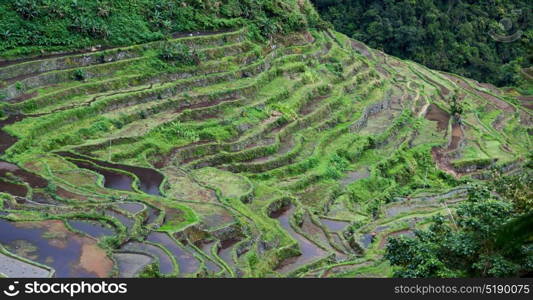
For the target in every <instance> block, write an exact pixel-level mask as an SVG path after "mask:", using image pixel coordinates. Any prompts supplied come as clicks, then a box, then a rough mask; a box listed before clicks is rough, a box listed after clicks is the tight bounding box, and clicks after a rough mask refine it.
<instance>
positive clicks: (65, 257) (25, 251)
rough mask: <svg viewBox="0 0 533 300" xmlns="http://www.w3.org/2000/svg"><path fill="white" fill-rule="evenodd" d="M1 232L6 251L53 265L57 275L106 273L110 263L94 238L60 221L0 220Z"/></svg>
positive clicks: (87, 275) (108, 271)
mask: <svg viewBox="0 0 533 300" xmlns="http://www.w3.org/2000/svg"><path fill="white" fill-rule="evenodd" d="M0 232H2V235H0V243H2V245H3V246H5V247H6V248H7V249H8V250H9V251H11V252H13V253H15V254H17V255H19V256H22V257H24V258H27V259H29V260H33V261H37V262H39V263H41V264H44V265H47V266H50V267H52V268H53V269H54V270H55V271H56V276H57V277H107V276H108V275H109V273H110V272H111V270H112V267H113V262H112V261H111V259H109V258H108V257H107V254H106V252H105V251H104V250H103V249H101V248H100V247H99V246H98V245H97V243H96V241H95V240H93V239H91V238H88V237H83V236H81V235H78V234H75V233H72V232H70V231H68V229H67V228H66V227H65V225H64V224H63V222H62V221H56V220H54V221H39V222H17V223H15V222H9V221H6V220H0Z"/></svg>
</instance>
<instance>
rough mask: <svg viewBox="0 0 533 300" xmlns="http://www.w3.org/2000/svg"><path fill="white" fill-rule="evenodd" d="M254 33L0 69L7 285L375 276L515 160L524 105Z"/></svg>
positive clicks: (404, 64)
mask: <svg viewBox="0 0 533 300" xmlns="http://www.w3.org/2000/svg"><path fill="white" fill-rule="evenodd" d="M233 2H234V1H228V2H224V3H233ZM238 2H241V3H248V2H242V1H238ZM259 2H261V1H259ZM264 2H267V1H264ZM283 2H287V3H289V2H290V1H283ZM195 3H201V1H196V2H195ZM250 3H252V2H250ZM273 3H278V2H273ZM290 3H293V2H290ZM278 4H279V3H278ZM294 5H298V6H297V7H294V9H296V10H297V11H300V9H303V10H305V9H306V7H308V5H309V3H308V2H307V1H298V3H296V1H295V3H294ZM293 29H297V28H293ZM254 30H256V27H255V26H254V23H250V24H249V26H241V27H240V28H235V29H231V30H229V29H221V30H220V31H218V32H212V31H210V32H195V33H190V34H189V33H188V34H185V35H181V34H175V35H174V37H172V38H170V37H169V38H168V39H166V40H162V41H153V42H148V43H144V44H135V45H129V46H127V47H118V48H109V49H105V50H99V49H93V50H94V51H89V52H86V53H78V54H76V53H56V54H54V55H52V56H44V57H39V58H35V57H34V58H29V59H19V60H12V61H5V62H3V63H2V64H1V65H0V80H2V85H1V86H0V93H2V95H3V98H2V99H3V100H2V105H3V106H2V109H3V115H4V117H3V119H0V126H1V127H2V129H3V131H0V137H1V143H0V154H2V156H1V158H2V159H3V161H1V162H0V183H1V184H0V197H1V199H2V205H3V210H1V212H0V230H1V231H2V232H9V233H10V234H7V235H6V236H4V235H2V236H0V243H1V244H3V245H4V246H5V248H6V249H3V248H2V249H1V251H2V252H0V258H1V259H2V261H9V262H10V263H12V264H21V265H24V268H22V267H20V268H15V269H14V270H19V271H18V272H19V273H15V274H6V276H13V277H21V276H22V275H27V274H28V273H24V272H32V274H34V275H35V274H38V275H39V274H40V275H42V276H49V275H50V274H53V273H54V272H55V274H56V276H65V277H69V276H99V277H106V276H123V277H129V276H139V275H142V276H183V277H195V276H199V277H204V276H223V277H247V276H253V277H258V276H302V277H304V276H309V277H330V276H344V274H350V276H355V275H358V276H390V275H391V274H392V273H391V272H392V271H391V268H390V266H389V265H388V264H387V263H386V262H385V261H384V260H383V253H384V248H385V246H386V244H387V238H388V237H389V236H394V235H402V234H406V235H412V232H413V230H414V229H415V228H423V227H425V226H426V225H427V223H428V222H429V221H428V220H429V219H428V218H429V217H431V216H433V215H435V214H438V213H448V212H449V211H450V209H453V208H454V206H455V205H456V204H457V203H458V202H460V201H461V200H463V199H464V198H465V197H466V196H465V195H466V192H467V188H468V186H469V184H470V183H472V182H475V181H478V180H488V179H490V178H491V176H492V174H493V173H494V172H496V171H498V172H501V173H504V174H505V173H513V172H520V171H521V170H522V168H523V164H524V161H525V159H526V157H527V155H528V153H529V152H530V151H531V140H530V134H531V128H532V127H531V126H532V120H531V118H532V116H531V113H532V112H531V110H530V109H531V103H530V101H529V99H523V100H522V102H520V101H519V100H517V99H514V98H510V97H508V96H505V95H503V94H502V93H501V92H500V90H498V89H496V88H493V87H492V86H490V85H485V84H481V83H478V82H476V81H473V80H470V79H466V78H462V77H460V76H456V75H453V74H448V73H442V72H436V71H433V70H430V69H428V68H426V67H423V66H421V65H419V64H417V63H414V62H410V61H402V60H399V59H397V58H394V57H391V56H388V55H385V54H384V53H382V52H380V51H376V50H373V49H370V48H368V47H367V46H365V45H364V44H363V43H361V42H358V41H355V40H351V39H349V38H347V37H346V36H344V35H342V34H339V33H336V32H333V31H328V30H323V29H317V28H312V27H305V29H302V30H290V33H289V31H287V32H284V33H283V34H282V33H278V34H272V35H271V36H270V38H269V39H265V40H261V39H258V38H257V37H256V36H255V35H254V34H251V33H253V31H254ZM267 36H268V35H267ZM522 104H523V105H522ZM14 221H17V222H14ZM62 221H63V222H62ZM17 234H35V235H36V240H35V241H26V242H27V244H24V245H22V246H20V245H19V242H17V239H16V236H17ZM95 239H96V240H98V241H99V243H98V244H96V243H95ZM43 240H44V242H43ZM46 240H48V243H46ZM67 240H68V241H71V243H68V245H67V246H65V247H63V248H62V247H61V245H64V244H62V243H61V242H63V243H64V242H65V241H67ZM56 246H57V247H56ZM21 249H22V250H21ZM28 249H30V250H28ZM31 249H33V250H31ZM35 249H37V250H35ZM64 249H69V251H70V252H69V253H75V254H78V255H74V256H73V257H71V256H70V255H64V256H61V255H58V253H62V251H65V250H64ZM35 253H38V254H39V255H34V254H35ZM46 253H53V254H54V256H53V258H54V259H52V260H49V259H47V255H46ZM89 253H91V254H93V255H89ZM41 254H43V255H41ZM87 257H89V258H87ZM32 261H33V262H32ZM88 262H89V263H88Z"/></svg>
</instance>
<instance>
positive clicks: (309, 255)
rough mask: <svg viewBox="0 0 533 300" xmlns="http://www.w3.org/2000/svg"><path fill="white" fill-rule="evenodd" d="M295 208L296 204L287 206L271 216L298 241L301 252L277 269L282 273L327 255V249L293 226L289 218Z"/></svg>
mask: <svg viewBox="0 0 533 300" xmlns="http://www.w3.org/2000/svg"><path fill="white" fill-rule="evenodd" d="M294 209H295V208H294V206H285V207H284V208H282V209H280V210H278V211H275V212H274V213H272V214H270V217H271V218H274V219H277V220H278V221H279V222H280V224H281V227H283V229H285V230H286V231H287V232H288V233H289V234H290V235H291V236H292V237H293V238H294V239H295V240H296V241H297V242H298V246H299V248H300V252H301V255H299V256H295V257H291V258H289V259H286V260H285V261H284V262H282V263H281V265H280V266H279V267H278V268H277V269H276V271H277V272H280V273H288V272H290V271H293V270H295V269H297V268H298V267H301V266H303V265H305V264H308V263H311V262H313V261H315V260H317V259H319V258H321V257H323V256H325V255H326V251H324V250H322V249H321V248H320V247H318V246H317V245H315V244H313V243H312V242H311V241H309V240H308V239H306V238H304V237H303V236H301V235H300V234H298V233H297V232H296V231H295V230H294V229H293V228H292V227H291V225H290V222H289V219H290V216H291V215H292V213H293V212H294Z"/></svg>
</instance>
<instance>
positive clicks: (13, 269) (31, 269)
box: [0, 253, 51, 278]
mask: <svg viewBox="0 0 533 300" xmlns="http://www.w3.org/2000/svg"><path fill="white" fill-rule="evenodd" d="M0 273H1V274H4V275H6V276H7V277H14V278H47V277H50V275H51V271H49V270H47V269H45V268H41V267H39V266H36V265H33V264H30V263H28V262H25V261H22V260H19V259H16V258H13V257H11V256H9V255H6V254H4V253H0Z"/></svg>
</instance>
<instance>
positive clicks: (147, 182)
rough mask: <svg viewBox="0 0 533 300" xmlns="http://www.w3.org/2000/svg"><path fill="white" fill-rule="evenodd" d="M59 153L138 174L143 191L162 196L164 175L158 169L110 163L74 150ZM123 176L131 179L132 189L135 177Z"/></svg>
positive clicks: (100, 165)
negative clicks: (160, 189)
mask: <svg viewBox="0 0 533 300" xmlns="http://www.w3.org/2000/svg"><path fill="white" fill-rule="evenodd" d="M58 154H59V155H61V156H63V157H66V158H73V159H83V160H87V161H89V162H91V163H93V164H94V165H96V166H99V167H103V168H111V169H117V170H122V171H126V172H129V173H132V174H134V175H135V176H137V178H139V188H140V189H141V190H142V191H143V192H145V193H147V194H150V195H155V196H161V192H160V191H159V186H160V185H161V183H162V182H163V179H164V177H163V175H162V174H161V173H159V172H157V171H156V170H153V169H149V168H141V167H134V166H128V165H121V164H115V163H110V162H106V161H100V160H96V159H93V158H90V157H86V156H82V155H78V154H75V153H72V152H59V153H58ZM97 172H98V171H97ZM99 173H100V172H99ZM116 174H120V173H118V172H117V173H116ZM121 175H122V174H121ZM122 176H126V177H127V178H128V179H129V180H130V184H129V188H130V189H129V190H131V182H133V179H132V178H131V177H130V176H127V175H122ZM110 180H112V178H110ZM106 181H107V180H106Z"/></svg>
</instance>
